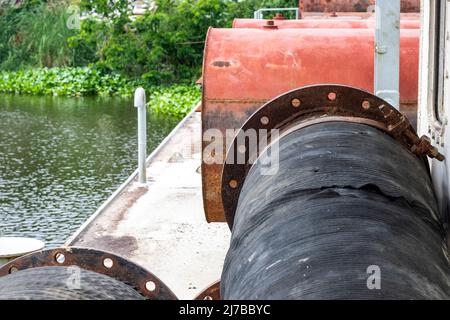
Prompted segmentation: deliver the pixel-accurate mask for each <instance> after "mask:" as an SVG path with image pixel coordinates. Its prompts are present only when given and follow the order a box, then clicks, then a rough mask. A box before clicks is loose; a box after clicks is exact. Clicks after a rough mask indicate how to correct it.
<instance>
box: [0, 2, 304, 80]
mask: <svg viewBox="0 0 450 320" xmlns="http://www.w3.org/2000/svg"><path fill="white" fill-rule="evenodd" d="M70 4H72V2H69V1H55V0H50V1H38V0H29V1H23V3H22V4H21V5H20V6H18V7H9V8H6V9H5V8H4V9H1V8H0V28H2V32H1V34H0V37H1V38H0V68H1V69H3V70H14V69H21V68H25V67H62V66H70V67H82V66H88V65H91V66H93V67H95V68H96V69H98V70H99V71H101V72H102V73H104V74H107V73H118V74H121V75H122V76H124V77H128V78H132V79H135V78H139V79H142V80H144V81H146V82H147V83H148V84H150V85H153V84H166V83H172V82H192V81H193V80H196V79H197V78H198V77H199V76H200V70H201V65H202V58H203V48H204V40H205V35H206V32H207V31H208V28H209V27H230V26H231V23H232V21H233V19H234V18H236V17H252V16H253V12H254V11H255V10H257V9H259V8H262V7H292V6H293V7H295V6H296V5H297V0H289V1H280V0H272V1H269V0H241V1H236V0H235V1H233V0H155V1H154V4H155V6H154V8H155V9H154V10H149V11H148V12H147V13H146V14H145V15H143V16H137V17H135V16H133V15H132V6H131V5H130V2H129V1H125V0H79V1H77V5H79V6H80V8H81V12H82V13H83V16H85V17H86V18H85V19H83V20H82V21H81V29H80V30H70V29H68V28H67V26H66V25H65V21H66V20H67V18H68V17H67V8H68V6H69V5H70ZM14 26H17V28H16V27H14Z"/></svg>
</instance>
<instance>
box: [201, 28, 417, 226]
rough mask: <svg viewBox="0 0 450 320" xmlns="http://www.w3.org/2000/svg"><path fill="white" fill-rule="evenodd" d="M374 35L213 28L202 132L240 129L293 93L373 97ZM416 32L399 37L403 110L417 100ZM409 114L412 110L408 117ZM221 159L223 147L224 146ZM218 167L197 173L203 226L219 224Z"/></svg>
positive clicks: (221, 218) (345, 31)
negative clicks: (351, 92) (327, 91)
mask: <svg viewBox="0 0 450 320" xmlns="http://www.w3.org/2000/svg"><path fill="white" fill-rule="evenodd" d="M374 34H375V32H374V30H373V29H353V28H347V29H309V28H308V29H270V28H267V29H264V30H263V29H239V28H236V29H210V30H209V32H208V35H207V40H206V48H205V58H204V66H203V101H202V126H203V132H205V131H206V130H208V129H214V130H220V131H221V132H223V133H224V137H225V132H226V130H227V129H239V128H240V127H241V126H242V125H243V124H244V122H245V121H246V120H247V119H248V117H249V116H250V115H251V114H252V113H253V112H255V111H256V110H257V109H258V108H259V107H261V106H262V105H263V104H264V103H265V102H267V101H268V100H271V99H273V98H275V97H277V96H278V95H280V94H283V93H285V92H287V91H290V90H293V89H295V88H298V87H302V86H307V85H317V84H342V85H349V86H354V87H358V88H362V89H365V90H367V91H370V92H373V83H374V50H375V48H374V42H375V39H374ZM419 35H420V30H419V29H402V30H401V45H400V47H401V59H400V60H401V61H400V100H401V110H405V109H406V110H408V109H409V110H414V108H415V107H416V106H417V96H418V64H419ZM413 112H414V111H413ZM223 145H224V149H223V154H225V145H226V143H225V141H224V143H223ZM222 168H223V165H222V164H212V165H204V166H203V167H202V176H203V186H208V187H207V188H204V190H203V191H204V195H203V199H204V207H205V213H206V217H207V220H208V221H210V222H212V221H224V212H223V207H222V202H221V198H220V190H221V189H220V188H221V174H222Z"/></svg>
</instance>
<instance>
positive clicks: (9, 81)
mask: <svg viewBox="0 0 450 320" xmlns="http://www.w3.org/2000/svg"><path fill="white" fill-rule="evenodd" d="M138 86H143V87H144V88H145V89H146V92H147V101H148V105H149V108H150V109H151V110H153V111H155V112H156V113H160V114H168V115H172V116H177V117H183V116H185V115H186V114H187V113H188V112H189V111H190V109H191V108H192V107H193V106H195V104H196V103H197V102H198V101H199V100H200V97H201V92H200V89H199V88H198V87H196V86H195V85H184V84H181V85H180V84H176V85H171V86H146V85H145V80H144V79H132V80H130V79H126V78H125V77H123V76H121V75H119V74H106V73H102V72H101V71H99V70H97V69H95V68H91V67H79V68H70V67H66V68H37V69H27V70H20V71H9V72H7V71H2V72H0V93H8V94H27V95H40V96H45V95H48V96H69V97H82V96H118V97H131V96H132V95H133V92H134V90H135V89H136V88H137V87H138Z"/></svg>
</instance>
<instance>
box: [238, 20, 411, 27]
mask: <svg viewBox="0 0 450 320" xmlns="http://www.w3.org/2000/svg"><path fill="white" fill-rule="evenodd" d="M274 21H275V22H274V23H275V26H276V27H277V28H278V29H299V28H300V29H308V28H314V29H315V28H320V29H342V28H345V29H347V28H350V29H374V28H375V19H348V20H347V19H302V20H274ZM267 22H268V20H264V19H235V20H234V21H233V28H252V29H253V28H261V29H263V28H265V26H266V25H267ZM400 27H401V28H402V29H419V28H420V20H419V18H418V17H417V19H405V20H402V21H401V23H400Z"/></svg>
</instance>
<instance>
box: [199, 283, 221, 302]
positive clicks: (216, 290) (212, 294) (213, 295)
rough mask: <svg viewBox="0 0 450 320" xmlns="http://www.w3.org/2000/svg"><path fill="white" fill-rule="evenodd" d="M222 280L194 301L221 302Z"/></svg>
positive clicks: (201, 293)
mask: <svg viewBox="0 0 450 320" xmlns="http://www.w3.org/2000/svg"><path fill="white" fill-rule="evenodd" d="M221 299H222V298H221V296H220V280H219V281H216V282H214V283H213V284H212V285H210V286H209V287H208V288H206V289H205V290H203V291H202V292H200V293H199V294H198V295H197V297H196V298H195V299H194V300H221Z"/></svg>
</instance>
